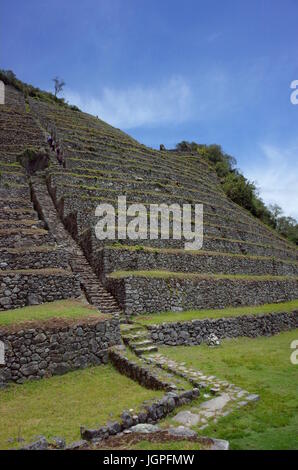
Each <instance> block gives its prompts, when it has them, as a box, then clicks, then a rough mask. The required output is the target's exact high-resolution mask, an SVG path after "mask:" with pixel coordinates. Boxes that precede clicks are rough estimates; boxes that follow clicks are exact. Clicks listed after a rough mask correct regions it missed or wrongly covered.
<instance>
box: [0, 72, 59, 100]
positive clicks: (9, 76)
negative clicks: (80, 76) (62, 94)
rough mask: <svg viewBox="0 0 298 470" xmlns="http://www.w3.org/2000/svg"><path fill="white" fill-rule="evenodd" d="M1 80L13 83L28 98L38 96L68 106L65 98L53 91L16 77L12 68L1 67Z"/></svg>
mask: <svg viewBox="0 0 298 470" xmlns="http://www.w3.org/2000/svg"><path fill="white" fill-rule="evenodd" d="M0 80H2V82H3V83H4V84H5V85H11V86H13V87H14V88H16V89H17V90H19V91H21V92H22V93H24V96H25V99H27V98H28V96H31V97H32V98H36V99H38V100H41V101H46V102H48V103H53V104H58V105H60V106H68V104H67V103H66V102H65V100H64V98H58V97H57V96H55V95H53V94H52V93H49V92H47V91H42V90H40V89H39V88H36V87H34V86H32V85H28V84H27V83H24V82H22V81H21V80H19V79H18V78H17V77H16V75H15V74H14V72H12V71H11V70H2V69H0Z"/></svg>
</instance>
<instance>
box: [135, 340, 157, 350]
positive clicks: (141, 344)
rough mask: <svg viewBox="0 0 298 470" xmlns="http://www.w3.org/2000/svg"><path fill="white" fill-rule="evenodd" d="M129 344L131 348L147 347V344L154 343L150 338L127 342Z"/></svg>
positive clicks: (151, 344) (152, 344)
mask: <svg viewBox="0 0 298 470" xmlns="http://www.w3.org/2000/svg"><path fill="white" fill-rule="evenodd" d="M129 346H130V347H131V348H132V349H138V348H142V347H144V346H145V347H147V346H154V343H153V342H152V341H151V339H145V340H144V341H137V342H129Z"/></svg>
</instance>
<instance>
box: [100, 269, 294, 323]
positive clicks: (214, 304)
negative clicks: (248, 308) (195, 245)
mask: <svg viewBox="0 0 298 470" xmlns="http://www.w3.org/2000/svg"><path fill="white" fill-rule="evenodd" d="M106 286H107V288H108V289H109V290H110V292H112V293H113V295H114V296H115V297H116V298H117V299H118V302H119V304H120V305H121V306H122V308H123V310H124V311H125V313H126V314H127V315H137V314H142V313H154V312H164V311H183V310H189V309H205V308H224V307H226V306H235V307H238V306H241V305H260V304H265V303H273V302H280V301H287V300H292V299H296V298H297V297H298V281H297V278H296V277H292V278H288V279H285V278H282V277H281V278H278V277H275V278H274V277H272V278H269V279H266V278H260V279H258V278H253V277H251V278H249V277H247V278H241V277H240V278H236V279H233V278H230V277H208V276H206V277H205V276H197V277H191V278H187V277H183V276H182V277H175V274H173V276H172V277H171V275H168V276H165V277H159V276H158V277H154V276H148V277H147V276H146V274H143V275H136V276H133V275H129V273H128V274H127V275H125V274H124V275H123V276H122V277H120V278H113V277H109V278H108V279H107V281H106Z"/></svg>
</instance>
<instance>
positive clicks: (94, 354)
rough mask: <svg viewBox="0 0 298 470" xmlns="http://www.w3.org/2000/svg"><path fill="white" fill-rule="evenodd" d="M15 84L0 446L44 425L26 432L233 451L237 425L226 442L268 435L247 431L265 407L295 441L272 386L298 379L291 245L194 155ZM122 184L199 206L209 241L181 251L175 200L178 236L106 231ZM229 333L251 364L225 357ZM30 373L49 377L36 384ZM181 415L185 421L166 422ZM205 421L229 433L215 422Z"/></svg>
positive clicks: (150, 198)
mask: <svg viewBox="0 0 298 470" xmlns="http://www.w3.org/2000/svg"><path fill="white" fill-rule="evenodd" d="M22 90H23V89H22V87H21V89H17V88H15V87H13V86H10V85H7V86H6V90H5V91H6V102H5V105H2V106H0V210H1V216H0V224H1V227H0V279H1V282H0V310H1V311H2V312H0V353H1V351H2V352H4V359H5V361H3V358H2V362H1V361H0V388H2V387H3V388H4V390H0V394H1V400H0V402H1V403H4V404H6V405H5V406H6V408H5V412H4V414H5V421H4V422H5V426H3V429H2V432H1V433H0V447H1V448H10V447H11V446H12V445H17V446H19V445H20V442H21V440H20V436H24V439H25V440H26V441H27V442H28V441H32V439H34V436H36V435H38V436H40V434H41V433H42V436H41V437H39V438H38V441H36V442H34V443H33V444H30V445H29V447H27V448H30V449H32V448H33V449H46V448H48V447H50V448H57V447H58V448H65V447H66V442H65V440H67V443H69V441H71V444H70V447H69V448H71V449H81V448H84V449H87V448H93V449H94V448H98V449H100V448H102V447H103V446H104V447H107V446H112V448H117V446H120V447H121V446H122V447H121V448H123V447H124V448H126V446H128V448H130V447H129V446H130V445H132V444H131V442H132V441H133V445H134V446H136V448H138V446H139V445H140V446H142V445H143V446H145V447H142V448H146V449H152V448H153V447H154V446H155V445H157V446H158V445H162V446H163V447H160V448H165V449H179V448H180V449H193V448H199V449H201V448H210V449H217V448H221V449H222V448H224V449H227V448H228V447H229V443H228V442H227V441H226V437H227V433H226V426H225V423H228V426H229V423H231V424H230V426H231V427H232V428H233V432H231V434H230V435H228V436H229V437H228V438H229V439H230V438H231V442H232V445H233V448H238V447H239V445H240V446H241V445H242V444H239V439H240V437H241V436H243V432H242V433H241V429H243V427H245V438H243V439H244V440H243V446H244V447H246V448H247V447H249V446H251V445H252V444H251V439H252V441H253V439H254V438H255V435H257V444H254V445H256V446H257V448H265V447H266V446H267V442H266V435H265V437H264V433H262V432H261V431H260V429H261V430H262V429H263V427H264V426H265V427H266V429H267V428H268V426H267V421H266V420H267V416H268V413H269V411H268V410H269V409H270V413H269V415H270V420H273V421H272V423H271V421H270V424H271V427H269V428H268V429H269V431H268V432H271V430H272V433H273V435H274V440H273V441H274V442H276V446H277V447H278V446H279V445H282V446H283V447H284V448H289V447H291V446H292V447H293V446H295V445H296V444H295V443H294V442H293V439H294V438H293V437H291V436H292V427H293V426H294V425H293V424H292V420H295V419H296V418H295V412H294V408H293V409H292V408H291V406H292V405H291V403H292V401H293V402H294V401H295V400H294V399H292V398H291V400H292V401H291V400H290V402H289V400H288V395H285V396H282V395H281V396H279V395H278V394H279V393H280V382H281V381H283V380H288V382H289V390H291V393H292V394H293V393H294V392H292V390H295V380H294V368H293V367H292V365H291V366H290V365H289V364H290V362H289V360H288V356H287V357H286V359H285V355H286V354H288V353H289V351H288V346H289V344H290V343H289V341H290V339H293V338H294V331H288V330H295V329H296V328H297V326H298V311H297V299H298V250H297V248H296V247H295V246H294V245H292V244H291V243H290V242H289V241H287V240H285V239H283V238H282V237H281V236H280V235H278V233H276V232H275V231H273V230H271V229H270V228H269V227H267V226H266V225H264V224H263V223H262V222H261V221H260V220H258V219H256V218H254V217H253V216H252V215H251V214H250V213H249V212H247V211H246V210H244V209H243V208H241V207H240V206H238V205H237V204H235V203H234V202H232V201H231V200H229V199H228V198H227V196H226V195H225V194H224V192H223V189H222V186H221V184H220V181H219V180H218V177H217V175H216V173H215V172H214V169H213V167H212V166H210V165H209V164H208V163H207V162H206V161H205V159H204V158H200V156H199V155H198V154H197V153H192V152H189V153H187V152H179V151H166V150H162V151H156V150H153V149H150V148H148V147H146V146H144V145H141V144H140V143H138V142H137V141H135V140H134V139H132V138H131V137H130V136H129V135H127V134H125V133H124V132H122V131H120V130H119V129H115V128H113V127H112V126H110V125H108V124H106V123H105V122H103V121H101V120H100V119H98V118H97V117H94V116H91V115H88V114H85V113H83V112H81V111H79V110H77V109H75V108H74V107H71V106H68V105H67V104H65V103H63V102H62V101H59V100H57V99H54V97H51V96H50V97H49V96H48V95H45V94H43V93H42V92H37V91H34V92H32V93H31V95H33V96H30V93H28V89H26V90H27V91H26V90H25V91H26V92H25V93H24V90H23V91H22ZM49 134H52V135H53V136H54V138H55V142H56V144H57V145H58V146H59V148H60V151H62V152H63V158H62V159H60V161H59V154H57V147H56V148H54V149H51V147H50V145H49V141H48V138H49ZM60 155H61V153H60ZM118 196H126V198H127V204H128V205H130V204H136V203H139V204H140V203H142V204H143V205H144V207H145V208H146V209H147V208H148V207H149V206H150V205H152V204H153V205H154V204H176V205H177V204H178V205H179V207H181V206H182V205H183V204H188V205H190V204H192V205H195V204H203V210H204V214H203V215H204V218H203V235H204V237H203V246H202V249H198V250H193V251H191V250H185V249H184V248H185V239H183V238H181V239H179V238H177V239H175V238H173V237H172V235H173V233H172V232H173V228H174V222H176V221H177V212H176V213H173V214H171V217H170V224H169V225H170V227H169V235H170V237H168V238H165V237H164V238H162V237H160V235H161V228H157V230H155V232H153V235H154V236H153V237H151V238H150V237H149V238H146V239H140V238H136V239H132V238H125V237H123V236H122V237H120V238H118V237H117V236H116V238H115V239H112V238H110V239H104V240H99V239H98V238H97V237H96V235H95V228H96V226H97V223H98V219H99V217H98V216H96V214H95V209H96V207H97V206H98V205H99V204H103V203H108V204H111V205H112V208H110V209H109V211H110V210H113V207H114V208H115V215H116V222H119V228H118V229H117V230H119V231H120V232H121V231H122V232H123V229H124V228H126V226H125V227H123V226H122V225H121V224H122V223H124V222H121V221H119V219H121V217H120V213H118V212H117V203H118ZM138 210H142V209H138ZM134 217H135V215H134V214H133V215H131V214H130V215H128V216H127V220H126V223H127V227H129V225H130V224H131V222H133V220H134ZM145 221H147V213H146V214H145ZM195 222H196V220H195V219H194V218H193V219H192V220H191V228H194V227H195ZM183 228H184V227H183ZM117 230H116V235H118V231H117ZM119 235H121V233H119ZM41 304H42V305H41ZM281 332H282V334H280V335H277V334H278V333H281ZM273 335H277V338H275V339H272V338H270V339H269V338H266V337H267V336H273ZM261 337H263V338H261ZM231 338H233V341H228V339H231ZM248 338H249V339H250V341H251V342H250V343H248V342H247V341H248ZM222 340H223V344H222V345H221V346H220V348H219V349H218V348H217V346H219V345H220V343H221V341H222ZM202 343H204V344H203V345H201V344H202ZM286 343H287V346H286V348H285V346H284V345H285V344H286ZM209 346H211V348H210V347H209ZM1 347H2V349H1ZM205 347H206V348H208V351H207V350H205V349H204V348H205ZM159 348H160V351H159ZM195 348H197V349H195ZM255 348H256V349H255ZM236 349H237V351H239V354H240V357H241V358H242V359H241V360H240V359H239V361H240V365H241V367H240V368H239V364H238V365H237V367H235V368H234V367H230V365H232V366H233V365H234V364H235V362H233V361H235V350H236ZM252 351H254V354H252ZM272 351H274V353H275V356H276V357H275V360H274V361H273V363H272V364H271V363H270V367H271V368H269V372H268V371H267V369H266V367H267V366H268V364H267V362H268V361H270V354H272ZM219 356H220V360H222V362H223V363H224V367H223V366H222V363H221V362H220V360H219V359H218V357H219ZM200 357H203V358H204V359H203V362H202V361H201V360H200ZM214 357H215V359H216V362H214ZM243 358H244V359H243ZM247 358H248V359H247ZM0 359H1V355H0ZM181 360H183V362H177V361H181ZM225 361H226V362H225ZM201 362H202V363H201ZM284 364H288V369H287V368H286V367H285V365H284ZM87 367H88V368H87ZM198 367H199V369H200V370H199V369H198ZM290 367H291V368H290ZM86 368H87V369H86ZM80 369H86V370H80ZM226 369H228V370H226ZM281 369H282V370H283V374H284V375H281ZM222 370H224V372H222ZM252 370H253V371H254V372H253V373H252ZM204 371H207V372H205V373H204ZM264 371H265V372H264ZM211 373H212V374H216V376H215V375H209V374H211ZM64 374H65V376H64ZM217 374H218V376H217ZM291 374H292V375H291ZM56 375H58V376H60V375H63V377H62V378H60V377H52V376H56ZM120 375H121V376H120ZM123 376H126V377H123ZM284 377H286V378H287V379H284ZM291 377H293V378H291ZM36 379H43V380H39V382H35V383H30V381H31V380H32V381H33V380H34V381H35V380H36ZM27 381H29V383H24V382H27ZM10 382H15V384H14V385H11V384H10V386H8V384H9V383H10ZM234 382H237V384H238V386H237V385H234ZM19 384H23V385H19ZM31 385H33V387H31ZM282 386H283V384H281V389H282ZM11 387H15V388H11ZM30 387H31V388H30ZM6 388H7V389H6ZM161 391H163V393H164V394H163V395H162V392H161ZM202 391H204V393H202ZM272 394H274V395H272ZM211 395H212V396H211ZM82 396H83V397H84V399H83V400H82ZM272 396H274V404H273V405H274V406H272ZM61 397H64V398H63V400H61ZM276 397H277V398H276ZM290 397H292V395H290ZM260 398H261V400H263V401H262V404H261V407H260V406H259V405H256V402H257V401H258V400H259V399H260ZM192 402H193V404H194V405H195V408H191V411H189V410H188V409H186V408H187V407H189V406H191V405H190V403H192ZM23 403H26V406H23ZM19 404H21V407H22V409H20V407H19ZM57 404H58V405H57ZM124 407H125V410H124V411H123V408H124ZM178 407H182V411H180V412H178V414H176V413H177V408H178ZM185 407H186V408H185ZM243 407H245V408H244V411H243ZM127 410H129V411H127ZM260 410H261V411H260ZM272 410H273V411H272ZM281 410H282V411H281ZM2 412H3V411H2ZM282 413H284V414H283V419H284V420H285V421H283V422H286V423H288V428H286V434H285V435H286V436H289V437H291V439H292V440H291V439H290V438H289V439H285V441H286V442H283V439H282V436H283V435H284V434H283V432H284V428H283V426H285V425H284V424H283V423H280V415H281V414H282ZM230 414H231V417H228V415H230ZM185 416H187V417H189V416H191V418H192V419H193V420H194V421H187V420H186V421H185ZM284 416H286V418H284ZM111 417H112V418H113V420H114V421H113V422H111ZM226 417H228V418H226ZM251 417H252V418H251ZM240 419H243V420H244V421H243V422H244V424H243V425H242V428H241V426H240V427H239V430H240V434H239V433H238V423H239V421H240ZM157 422H160V425H161V428H158V433H157V434H155V438H154V437H152V436H153V433H152V435H151V434H150V435H149V437H147V435H145V436H144V435H143V434H142V431H139V432H137V431H135V432H136V434H135V435H133V436H132V435H131V434H130V430H129V429H131V428H132V427H133V426H134V425H138V426H140V427H141V428H138V429H143V428H142V426H144V423H149V425H151V426H152V423H153V429H155V431H156V428H154V425H155V424H156V423H157ZM217 422H218V426H217V425H216V429H215V424H216V423H217ZM177 423H179V424H181V423H183V424H185V427H184V428H183V429H182V430H181V428H177V429H176V430H175V428H174V430H173V429H172V428H173V424H174V425H177ZM235 423H236V424H235ZM147 425H148V424H147ZM194 426H195V428H194ZM206 427H207V431H208V432H211V433H212V434H213V435H216V436H219V438H220V440H218V441H217V440H214V439H209V438H206V437H204V436H206V434H205V428H206ZM190 428H191V429H190ZM193 429H195V430H193ZM123 430H128V434H124V433H122V431H123ZM235 430H236V431H235ZM173 432H174V435H173V434H172V433H173ZM235 432H236V434H237V436H235ZM175 433H176V434H175ZM177 433H178V434H177ZM181 433H182V434H181ZM57 435H59V436H60V435H62V438H54V437H53V436H57ZM135 436H136V437H135ZM230 436H231V437H230ZM251 436H252V437H251ZM22 438H23V437H22ZM78 438H81V439H83V440H80V441H78V442H72V441H73V440H74V439H76V440H77V439H78ZM222 438H224V439H225V440H222ZM189 439H190V440H189ZM241 442H242V441H241ZM59 446H60V447H59ZM179 446H181V447H179ZM140 448H141V447H140Z"/></svg>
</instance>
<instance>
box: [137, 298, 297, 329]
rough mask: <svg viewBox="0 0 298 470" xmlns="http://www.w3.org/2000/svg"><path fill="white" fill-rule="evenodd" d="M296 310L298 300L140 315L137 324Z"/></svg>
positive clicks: (155, 323)
mask: <svg viewBox="0 0 298 470" xmlns="http://www.w3.org/2000/svg"><path fill="white" fill-rule="evenodd" d="M294 310H298V300H291V301H290V302H281V303H278V304H264V305H258V306H254V307H230V308H224V309H214V310H188V311H185V312H161V313H156V314H152V315H140V316H138V317H137V322H138V323H141V324H142V325H145V326H146V325H158V324H161V323H164V322H165V323H172V322H185V321H191V320H203V319H205V318H223V317H236V316H240V315H262V314H270V313H279V312H293V311H294Z"/></svg>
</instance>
